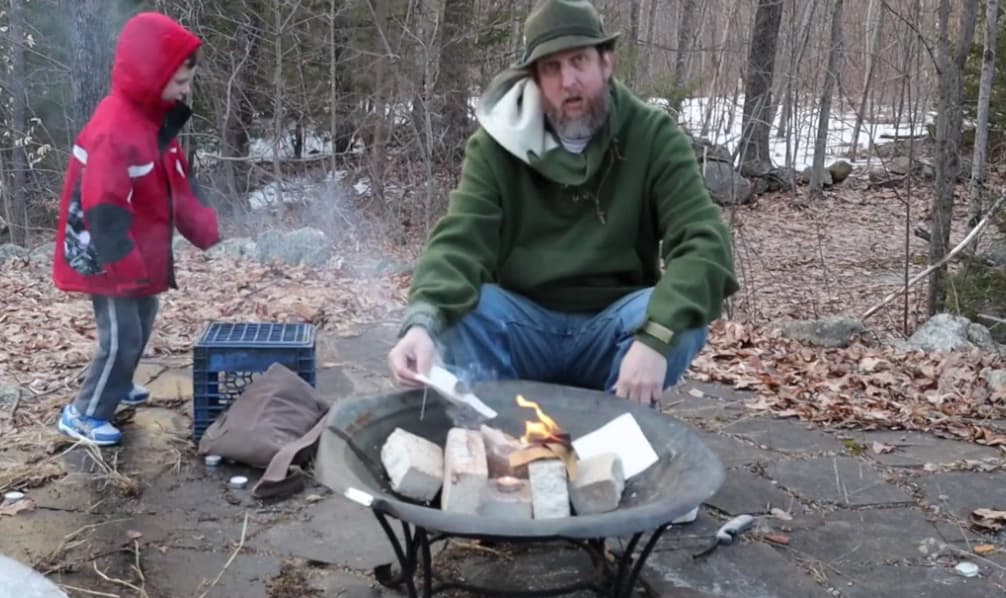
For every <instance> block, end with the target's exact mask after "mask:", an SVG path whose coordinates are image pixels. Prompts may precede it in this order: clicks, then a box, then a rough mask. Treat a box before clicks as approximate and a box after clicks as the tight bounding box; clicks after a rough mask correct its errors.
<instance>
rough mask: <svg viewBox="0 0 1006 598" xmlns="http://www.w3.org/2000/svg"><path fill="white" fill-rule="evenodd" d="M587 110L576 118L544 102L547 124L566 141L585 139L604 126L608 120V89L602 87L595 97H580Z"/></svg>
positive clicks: (560, 107)
mask: <svg viewBox="0 0 1006 598" xmlns="http://www.w3.org/2000/svg"><path fill="white" fill-rule="evenodd" d="M581 98H582V99H583V103H584V105H585V106H586V108H587V110H586V111H585V112H584V113H583V114H581V115H580V116H578V117H576V118H571V117H568V116H565V115H563V113H562V106H561V105H559V106H553V105H552V104H551V102H548V101H547V100H546V102H545V116H546V117H547V118H548V122H549V124H550V125H551V126H552V130H554V131H555V132H556V133H557V134H558V135H559V136H560V137H565V138H567V139H585V138H587V137H590V136H592V135H593V134H594V133H596V132H597V130H598V129H600V128H601V127H602V126H603V125H604V121H605V120H606V119H607V118H608V105H609V102H608V88H607V86H604V87H602V88H601V90H600V92H598V94H597V96H595V97H593V98H588V97H586V96H581Z"/></svg>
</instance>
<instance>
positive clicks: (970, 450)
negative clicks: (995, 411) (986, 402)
mask: <svg viewBox="0 0 1006 598" xmlns="http://www.w3.org/2000/svg"><path fill="white" fill-rule="evenodd" d="M846 433H847V435H848V436H849V437H850V438H851V439H852V440H854V441H856V442H858V443H859V444H861V445H863V446H864V447H865V448H866V450H868V451H869V453H868V454H869V455H870V457H871V458H873V459H875V460H876V461H877V462H879V463H882V464H884V465H891V466H900V467H924V466H925V465H926V464H934V465H939V464H945V463H954V462H957V461H964V460H982V459H989V458H993V459H994V458H1001V457H1002V455H1003V452H1002V451H1000V450H998V449H996V448H994V447H989V446H981V445H978V444H972V443H968V442H958V441H955V440H947V439H945V438H938V437H936V436H931V435H928V434H921V433H918V432H856V433H848V432H846ZM874 442H880V443H882V444H885V445H889V446H893V447H894V450H893V451H891V452H889V453H884V452H882V453H876V452H875V451H873V449H872V447H873V443H874Z"/></svg>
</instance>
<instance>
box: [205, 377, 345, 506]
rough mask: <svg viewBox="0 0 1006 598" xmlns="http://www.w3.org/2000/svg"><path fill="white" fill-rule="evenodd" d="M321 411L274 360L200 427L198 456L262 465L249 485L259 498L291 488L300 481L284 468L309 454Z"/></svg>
mask: <svg viewBox="0 0 1006 598" xmlns="http://www.w3.org/2000/svg"><path fill="white" fill-rule="evenodd" d="M327 411H328V405H327V404H325V402H324V401H322V400H321V399H320V398H319V397H318V394H317V391H316V390H315V389H314V387H312V386H311V385H310V384H308V383H307V382H306V381H304V379H303V378H301V377H300V376H298V375H297V374H295V373H294V372H292V371H291V370H290V369H288V368H287V367H285V366H283V365H281V364H279V363H274V364H273V365H272V366H270V367H269V369H268V370H266V371H265V372H263V373H262V374H260V375H259V376H258V377H257V378H255V379H254V380H253V381H252V382H251V383H250V384H249V385H248V386H246V387H245V388H244V390H243V391H242V392H241V395H240V396H239V397H238V399H237V400H236V401H234V403H233V404H232V405H231V406H230V407H229V408H228V409H227V411H225V412H223V413H221V414H220V415H219V416H217V419H216V420H215V421H214V422H213V423H212V424H211V425H210V426H209V428H207V429H206V432H205V433H204V434H203V436H202V438H201V439H200V440H199V454H200V455H220V456H221V457H224V458H226V459H233V460H234V461H237V462H239V463H244V464H245V465H249V466H251V467H257V468H260V469H265V470H266V471H265V473H264V474H263V475H262V477H261V478H259V481H258V482H257V483H256V484H255V486H254V488H253V493H254V495H255V496H257V497H259V498H263V497H275V496H278V495H281V494H287V493H291V492H296V491H297V490H299V489H300V488H301V487H302V486H303V480H302V479H301V476H300V475H299V473H297V472H294V473H293V474H291V473H290V468H291V466H292V465H293V464H298V465H303V464H304V463H305V462H306V461H307V460H308V459H309V458H310V457H311V456H312V454H313V450H314V449H315V448H316V447H315V444H316V443H317V441H318V437H319V436H320V435H321V429H322V427H323V425H324V421H325V417H324V416H325V413H326V412H327Z"/></svg>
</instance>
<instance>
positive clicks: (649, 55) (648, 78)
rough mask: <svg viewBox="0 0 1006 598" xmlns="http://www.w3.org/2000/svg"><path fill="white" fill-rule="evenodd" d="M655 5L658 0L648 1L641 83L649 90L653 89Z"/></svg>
mask: <svg viewBox="0 0 1006 598" xmlns="http://www.w3.org/2000/svg"><path fill="white" fill-rule="evenodd" d="M657 3H658V0H650V18H649V19H648V20H647V21H646V59H645V60H644V62H643V69H644V74H643V81H645V82H646V85H647V86H649V88H650V89H653V55H654V54H656V51H655V48H654V47H653V44H654V42H655V41H656V38H657Z"/></svg>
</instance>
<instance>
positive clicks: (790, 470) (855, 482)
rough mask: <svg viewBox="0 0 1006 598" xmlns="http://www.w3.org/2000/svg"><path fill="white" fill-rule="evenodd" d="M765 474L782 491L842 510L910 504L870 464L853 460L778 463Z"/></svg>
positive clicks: (832, 458)
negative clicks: (785, 489) (853, 507)
mask: <svg viewBox="0 0 1006 598" xmlns="http://www.w3.org/2000/svg"><path fill="white" fill-rule="evenodd" d="M766 471H767V473H768V475H769V477H770V478H772V479H774V480H776V481H778V482H779V483H780V484H782V485H783V487H785V488H787V489H789V490H790V491H792V492H794V493H796V494H797V495H798V496H801V497H804V498H807V499H809V500H813V501H815V502H820V503H831V504H839V505H843V506H866V505H885V504H886V505H891V504H899V503H908V502H911V497H910V496H908V494H906V493H905V492H904V491H903V490H902V489H900V488H898V487H897V486H894V485H892V484H890V483H889V482H887V481H885V480H884V478H883V477H882V476H881V475H880V474H879V473H878V472H877V470H876V469H874V468H873V467H872V466H871V465H870V464H869V463H867V462H866V461H863V460H861V459H855V458H852V457H815V458H813V459H806V460H790V461H778V462H775V463H772V464H770V465H769V466H768V467H767V468H766Z"/></svg>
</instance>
